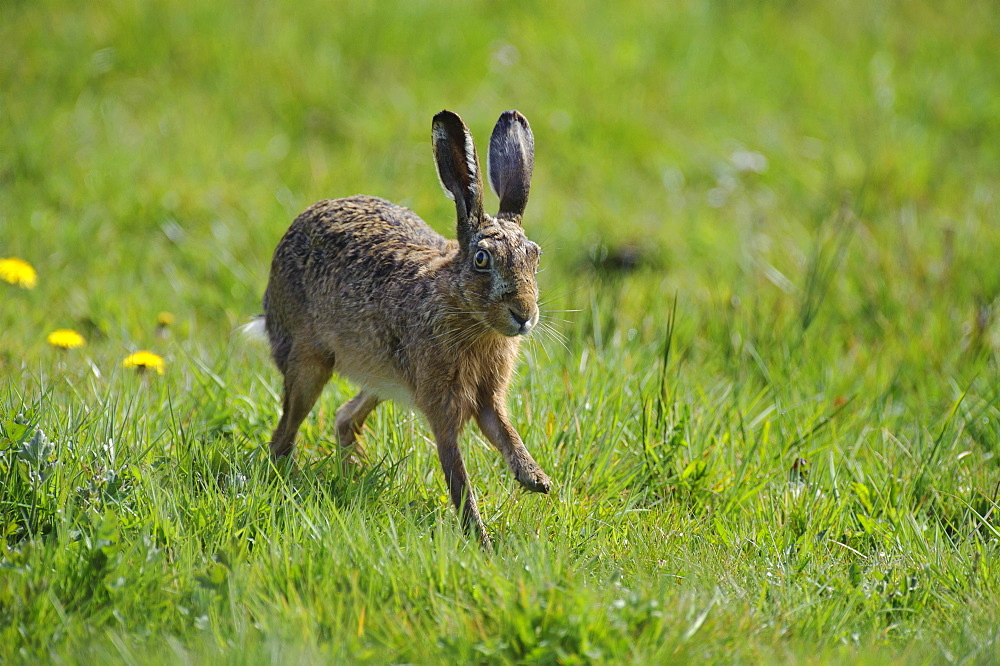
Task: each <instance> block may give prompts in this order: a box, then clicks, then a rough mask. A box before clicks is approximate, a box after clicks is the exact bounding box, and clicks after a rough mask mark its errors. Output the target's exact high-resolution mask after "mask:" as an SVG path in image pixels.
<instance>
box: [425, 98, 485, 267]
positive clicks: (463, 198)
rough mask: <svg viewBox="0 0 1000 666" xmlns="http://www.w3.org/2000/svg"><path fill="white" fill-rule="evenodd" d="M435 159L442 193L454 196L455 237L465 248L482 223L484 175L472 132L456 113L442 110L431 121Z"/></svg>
mask: <svg viewBox="0 0 1000 666" xmlns="http://www.w3.org/2000/svg"><path fill="white" fill-rule="evenodd" d="M431 139H432V141H433V143H434V162H435V163H436V164H437V172H438V178H440V179H441V185H442V186H443V187H444V189H445V193H446V194H447V195H448V196H449V197H450V198H452V199H454V200H455V212H456V215H457V217H458V241H459V243H460V244H461V246H462V247H463V248H464V247H466V246H467V245H468V243H469V240H470V239H471V238H472V236H473V234H475V232H476V230H478V229H479V227H480V226H481V225H482V223H483V177H482V174H480V173H479V158H478V157H477V156H476V145H475V144H474V143H473V141H472V133H471V132H469V128H468V127H466V126H465V123H463V122H462V119H461V118H459V117H458V114H456V113H453V112H452V111H442V112H441V113H439V114H437V115H436V116H434V122H433V123H432V125H431Z"/></svg>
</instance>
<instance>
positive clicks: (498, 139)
mask: <svg viewBox="0 0 1000 666" xmlns="http://www.w3.org/2000/svg"><path fill="white" fill-rule="evenodd" d="M487 168H488V170H489V172H490V185H492V186H493V191H494V192H496V194H497V196H498V197H500V213H499V215H498V217H507V218H513V219H517V220H519V221H520V218H521V215H523V214H524V207H525V206H527V205H528V190H530V189H531V171H532V169H534V168H535V137H534V135H533V134H532V133H531V126H530V125H528V119H527V118H525V117H524V116H522V115H521V114H520V113H519V112H518V111H504V112H503V113H502V114H500V120H498V121H497V125H496V127H494V128H493V136H491V137H490V152H489V163H488V167H487Z"/></svg>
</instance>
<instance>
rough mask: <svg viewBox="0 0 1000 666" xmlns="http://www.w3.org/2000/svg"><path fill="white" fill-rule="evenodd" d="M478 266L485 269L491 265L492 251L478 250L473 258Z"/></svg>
mask: <svg viewBox="0 0 1000 666" xmlns="http://www.w3.org/2000/svg"><path fill="white" fill-rule="evenodd" d="M472 261H473V262H474V263H475V264H476V268H478V269H480V270H485V269H487V268H489V267H490V253H489V252H487V251H486V250H476V256H474V257H473V258H472Z"/></svg>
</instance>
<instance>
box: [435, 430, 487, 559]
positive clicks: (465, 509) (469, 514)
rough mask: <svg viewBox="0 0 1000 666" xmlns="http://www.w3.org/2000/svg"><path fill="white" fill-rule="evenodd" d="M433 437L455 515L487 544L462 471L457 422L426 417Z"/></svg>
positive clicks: (474, 502)
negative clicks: (456, 512)
mask: <svg viewBox="0 0 1000 666" xmlns="http://www.w3.org/2000/svg"><path fill="white" fill-rule="evenodd" d="M428 416H429V420H430V421H431V429H432V430H433V431H434V439H435V440H436V441H437V450H438V459H439V460H440V461H441V469H442V470H443V471H444V478H445V481H446V482H447V483H448V492H449V494H450V495H451V502H452V504H454V505H455V508H456V509H458V515H459V516H460V518H461V520H462V524H463V525H464V526H465V529H466V531H468V532H475V534H476V536H478V537H479V541H480V543H482V545H483V547H484V548H489V547H490V537H489V536H488V535H487V534H486V526H485V525H484V524H483V519H482V518H480V517H479V507H478V506H476V495H475V494H474V493H473V492H472V485H471V484H470V483H469V474H468V472H466V471H465V462H464V461H463V460H462V451H461V450H460V449H459V448H458V433H459V430H460V429H461V428H460V426H458V425H456V424H455V423H452V422H450V421H448V422H442V421H444V420H443V419H435V418H430V415H428Z"/></svg>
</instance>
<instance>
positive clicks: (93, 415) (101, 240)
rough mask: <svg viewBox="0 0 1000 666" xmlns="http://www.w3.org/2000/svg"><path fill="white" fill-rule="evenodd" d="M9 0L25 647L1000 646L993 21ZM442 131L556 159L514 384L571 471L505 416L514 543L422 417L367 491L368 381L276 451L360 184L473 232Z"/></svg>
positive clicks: (10, 656)
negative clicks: (363, 453)
mask: <svg viewBox="0 0 1000 666" xmlns="http://www.w3.org/2000/svg"><path fill="white" fill-rule="evenodd" d="M0 17H2V20H0V40H2V41H3V43H4V44H5V45H6V48H4V49H0V81H3V82H4V93H5V94H4V98H3V99H4V102H3V105H0V106H2V110H0V144H2V145H3V146H4V150H3V151H0V256H2V257H19V258H20V259H21V260H22V261H23V263H24V264H25V265H27V266H29V267H30V268H31V269H32V273H31V275H33V276H35V278H36V280H35V283H33V286H34V288H33V289H30V290H29V289H22V288H18V286H17V284H16V283H19V284H21V285H22V286H28V285H27V284H25V283H24V279H25V278H24V275H27V273H24V272H23V271H22V273H19V274H18V275H20V276H21V277H19V278H18V279H17V280H13V279H8V278H7V277H6V275H7V273H5V277H4V278H3V279H4V280H5V282H4V283H3V284H0V529H2V530H3V532H4V536H5V538H4V539H3V540H2V541H0V549H2V550H0V661H4V662H5V663H6V662H7V661H12V660H23V661H38V660H46V659H48V660H62V661H71V662H72V661H79V662H87V663H94V662H103V661H115V662H117V661H124V662H141V663H150V662H152V663H156V662H164V663H167V662H169V663H174V662H177V661H187V660H193V661H211V662H216V661H222V662H232V663H244V662H258V661H281V662H285V661H304V662H319V663H326V662H329V661H338V660H353V661H372V662H378V663H384V662H442V661H459V662H469V661H477V662H478V661H497V662H501V661H502V662H508V661H533V662H534V661H538V662H546V663H554V662H563V663H581V662H587V661H600V660H605V661H611V662H623V661H624V662H628V661H632V662H641V663H663V662H668V661H699V662H706V661H722V662H730V661H744V662H754V663H761V662H768V661H772V660H775V659H779V660H788V661H833V662H839V661H852V662H853V661H862V662H872V663H882V662H885V661H887V660H892V659H896V660H900V661H917V662H923V661H962V660H968V661H972V662H982V663H988V662H991V661H996V660H997V659H998V657H1000V653H998V647H997V641H998V633H997V626H1000V617H998V612H997V608H1000V563H998V561H997V558H998V550H997V544H998V539H1000V518H998V516H1000V507H998V506H997V503H998V497H1000V495H998V492H1000V490H998V489H1000V471H998V470H1000V468H998V460H1000V459H998V457H997V455H998V453H1000V388H998V387H1000V370H998V368H1000V365H998V362H1000V356H998V349H1000V326H998V324H997V318H996V312H997V310H998V308H1000V302H998V294H1000V272H998V271H997V270H996V266H995V264H996V260H995V257H997V256H1000V231H998V230H997V229H998V222H1000V220H998V219H997V213H996V211H997V210H998V205H997V203H998V200H1000V139H998V137H1000V131H998V126H997V119H998V118H1000V79H998V78H997V77H996V75H995V64H994V61H995V60H996V58H995V55H996V54H995V51H996V48H995V45H996V35H997V34H1000V23H998V21H1000V14H997V12H995V11H994V8H993V7H992V6H991V5H990V4H989V3H972V4H968V3H961V4H959V3H950V2H947V3H945V5H940V4H936V5H931V4H923V3H916V4H914V3H910V4H906V5H884V6H883V5H871V4H867V3H860V2H849V3H848V4H847V5H843V4H840V5H829V6H825V5H823V6H815V7H811V6H803V5H799V4H797V3H755V4H753V5H752V6H740V5H733V4H731V3H717V2H704V1H701V0H694V1H691V2H685V3H681V4H679V5H663V6H662V7H656V8H654V7H652V6H650V5H648V3H629V2H626V3H625V4H622V3H617V4H614V3H612V4H608V3H593V4H592V5H591V6H588V7H579V6H578V5H576V4H573V3H565V2H554V3H545V4H544V5H537V6H536V5H532V4H519V3H500V4H495V5H482V6H474V7H469V8H466V9H464V10H462V11H461V12H459V11H458V10H456V9H453V8H450V7H448V6H445V5H438V4H426V3H398V4H380V5H377V6H375V5H371V4H370V3H367V4H364V3H348V4H347V5H343V6H338V7H337V8H336V10H332V9H331V8H330V7H329V6H326V5H322V6H321V5H319V4H315V3H311V2H305V3H298V4H296V5H295V7H294V8H292V7H285V6H279V5H274V6H271V5H259V4H249V5H247V4H232V3H202V4H198V5H195V4H190V3H186V2H181V1H180V0H167V1H166V2H161V3H156V4H155V5H149V4H148V3H147V4H143V3H138V4H136V3H125V2H117V1H114V2H111V3H102V4H86V3H85V4H71V3H63V2H51V3H12V4H8V5H7V6H4V7H3V8H0ZM442 108H451V109H454V110H456V111H458V112H459V113H461V115H462V116H463V118H464V119H465V120H466V121H467V122H468V123H469V125H470V127H471V129H472V131H473V133H474V134H475V135H476V137H477V139H478V140H479V142H480V143H479V147H480V152H481V153H482V152H483V151H484V148H485V141H486V140H487V137H488V132H489V129H490V128H491V127H492V123H493V122H494V121H495V119H496V117H497V115H498V114H499V113H500V111H502V110H503V109H506V108H519V109H520V110H521V111H522V112H524V113H525V115H526V116H527V117H528V118H529V120H530V121H531V123H532V127H533V130H534V133H535V137H536V146H537V156H536V168H535V180H534V182H533V186H532V197H531V201H530V203H529V206H528V209H527V212H526V215H525V228H526V231H527V232H528V234H529V236H530V237H532V238H533V239H535V240H537V241H538V242H540V243H541V245H542V247H543V249H544V251H545V255H544V257H543V259H542V272H541V273H540V274H539V281H540V285H541V288H542V294H543V296H542V298H543V300H544V301H546V303H545V305H544V306H543V310H545V311H546V312H545V324H544V325H543V327H542V328H541V329H540V330H539V332H538V334H537V335H536V336H535V337H534V338H533V339H532V340H531V341H530V342H529V344H527V345H525V350H524V356H523V359H522V362H521V364H520V366H519V371H518V376H517V379H516V382H515V385H514V387H513V390H512V392H511V396H510V404H511V409H512V412H513V413H514V415H515V421H516V426H517V427H518V429H519V431H520V432H521V434H522V436H523V437H524V439H525V442H526V444H527V446H528V448H529V449H530V450H531V451H532V453H533V454H534V456H535V457H536V459H537V460H538V462H539V463H540V464H541V465H542V467H543V468H544V469H545V470H546V471H547V472H548V473H549V474H550V475H551V477H552V478H553V481H554V484H555V488H554V492H553V493H552V494H551V495H549V496H538V495H530V494H526V493H523V492H521V491H520V490H519V489H518V487H517V484H516V482H515V481H513V480H512V479H511V477H510V474H509V473H508V472H507V470H506V469H505V466H504V464H503V461H502V459H501V457H500V456H499V455H498V454H497V453H496V452H495V451H493V450H491V449H490V448H489V446H488V444H487V443H486V442H485V440H484V439H483V438H482V437H481V436H480V435H479V434H478V432H477V431H475V430H474V429H470V430H469V431H467V433H466V435H465V437H464V440H463V446H464V450H465V452H466V456H467V460H468V466H469V468H470V470H471V474H472V479H473V483H474V485H475V488H476V490H477V492H478V493H479V495H480V504H481V509H482V512H483V516H484V519H485V521H486V523H487V526H488V529H489V530H490V533H491V536H492V537H493V540H494V542H495V544H496V548H495V551H494V552H491V553H484V552H482V551H481V550H480V549H479V548H478V547H477V546H476V545H475V543H473V542H470V541H469V540H468V539H467V538H466V537H465V536H464V535H463V534H462V532H461V530H460V528H459V525H458V520H457V519H456V516H455V513H454V510H453V509H452V508H451V506H450V504H449V501H448V499H447V496H446V491H445V487H444V484H443V479H442V478H441V472H440V469H439V466H438V463H437V457H436V454H435V451H434V447H433V443H432V441H431V438H430V433H429V432H428V430H427V428H426V426H425V425H424V423H423V422H422V421H421V420H420V419H419V418H418V417H416V416H414V415H412V414H411V413H409V412H408V411H406V410H404V409H402V408H400V407H396V406H393V405H391V404H387V405H384V406H381V407H379V409H378V410H377V411H376V412H375V414H374V415H373V417H372V419H371V420H370V423H369V426H370V427H369V428H368V429H366V431H365V433H364V437H365V445H366V449H367V450H368V452H369V458H370V461H369V464H368V466H366V467H365V468H363V469H362V470H360V471H358V472H357V473H355V474H353V475H348V476H343V475H342V474H341V473H340V471H339V465H338V464H336V460H337V458H336V456H335V455H334V454H335V449H336V444H335V436H334V433H333V420H334V414H335V410H336V408H337V406H338V405H339V404H341V403H342V402H343V401H344V400H346V399H348V398H350V397H351V395H352V393H353V388H352V387H351V386H350V385H349V384H348V383H346V382H344V381H342V380H340V379H337V378H335V379H334V380H333V381H332V382H331V384H330V386H329V387H328V388H327V389H326V392H325V393H324V396H323V398H322V399H321V401H320V403H319V404H318V406H317V408H316V409H315V410H314V411H313V413H312V414H311V415H310V417H309V418H308V419H307V421H306V423H305V424H304V425H303V428H302V431H301V433H300V437H299V448H298V452H297V459H296V464H295V465H294V466H291V467H280V468H276V467H275V466H273V465H272V464H271V463H270V462H269V461H268V459H267V455H266V446H265V443H266V440H267V438H268V436H269V433H270V432H271V430H272V429H273V427H274V425H275V424H276V422H277V418H278V416H279V408H280V394H279V392H280V388H281V387H280V378H279V376H278V374H277V372H276V371H275V370H274V369H273V367H272V365H271V362H270V360H269V359H268V357H267V351H266V349H262V348H257V347H254V346H253V345H252V344H249V343H247V342H246V341H244V340H242V339H241V338H240V336H239V335H237V334H236V333H235V331H236V329H237V327H238V326H240V325H241V324H243V323H245V322H246V321H247V320H248V318H249V317H250V316H252V315H253V314H255V313H257V312H259V311H260V297H261V294H262V292H263V288H264V285H265V282H266V279H267V271H268V267H269V264H270V257H271V252H272V251H273V248H274V246H275V244H276V243H277V241H278V239H279V238H280V236H281V234H282V233H283V232H284V230H285V229H286V228H287V225H288V224H289V222H290V220H291V219H292V218H293V217H294V216H295V215H296V214H298V213H299V212H300V211H301V210H302V209H303V208H304V207H305V206H307V205H308V204H310V203H312V202H313V201H315V200H317V199H320V198H323V197H336V196H345V195H350V194H354V193H358V192H364V193H369V194H374V195H379V196H384V197H386V198H388V199H391V200H394V201H398V202H400V203H403V204H404V205H407V206H410V207H411V208H413V209H414V210H416V211H417V212H418V213H419V214H420V215H421V216H423V217H424V218H425V219H427V220H428V222H429V223H430V224H432V225H433V226H434V227H435V228H437V229H439V230H441V231H442V232H444V233H448V234H451V228H452V225H453V219H454V212H453V207H452V204H451V202H449V201H448V200H447V199H445V197H444V196H443V194H442V193H441V190H440V188H439V187H438V184H437V179H436V177H435V175H434V171H433V163H432V158H431V151H430V142H429V128H430V119H431V117H432V115H433V114H434V113H435V112H437V111H439V110H441V109H442ZM492 205H493V204H488V206H492ZM18 267H19V268H18V270H22V269H21V268H20V264H18ZM36 270H37V273H35V271H36ZM10 274H11V275H13V273H10ZM7 283H11V284H7ZM55 326H65V327H67V328H68V329H72V331H73V332H74V333H76V334H77V335H79V336H81V338H83V339H85V340H86V347H85V348H84V349H70V350H66V351H65V353H64V352H63V351H62V350H53V349H52V348H51V346H50V345H51V344H55V343H50V342H47V336H48V335H49V334H50V333H52V331H53V329H54V327H55ZM60 339H62V340H63V341H66V340H68V338H60ZM57 346H59V345H57ZM63 346H69V345H63ZM135 350H148V352H145V353H148V354H151V355H150V356H143V357H139V358H138V359H136V358H135V357H133V356H131V354H133V353H134V352H135ZM127 358H132V359H133V361H134V362H133V363H131V364H129V367H125V366H124V365H123V360H124V359H127ZM140 361H141V362H140ZM139 368H145V371H143V372H139V371H138V369H139Z"/></svg>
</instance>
